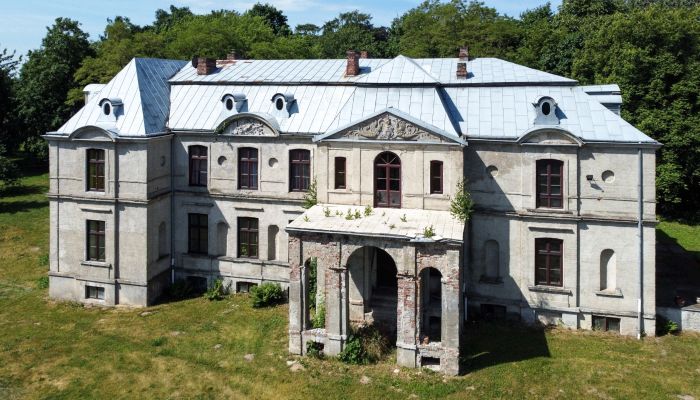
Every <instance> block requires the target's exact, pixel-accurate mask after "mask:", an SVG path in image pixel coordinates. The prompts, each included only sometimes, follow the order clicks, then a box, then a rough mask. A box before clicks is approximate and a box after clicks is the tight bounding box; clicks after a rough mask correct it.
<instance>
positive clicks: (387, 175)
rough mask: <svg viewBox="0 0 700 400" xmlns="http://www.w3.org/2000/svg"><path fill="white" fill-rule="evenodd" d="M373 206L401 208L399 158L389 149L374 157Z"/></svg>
mask: <svg viewBox="0 0 700 400" xmlns="http://www.w3.org/2000/svg"><path fill="white" fill-rule="evenodd" d="M374 206H375V207H392V208H401V159H400V158H399V156H397V155H396V154H394V153H392V152H389V151H385V152H384V153H380V154H379V155H378V156H377V157H376V158H375V159H374Z"/></svg>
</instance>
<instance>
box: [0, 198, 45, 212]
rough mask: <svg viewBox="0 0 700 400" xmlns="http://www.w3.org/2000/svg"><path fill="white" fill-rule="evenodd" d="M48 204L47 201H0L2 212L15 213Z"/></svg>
mask: <svg viewBox="0 0 700 400" xmlns="http://www.w3.org/2000/svg"><path fill="white" fill-rule="evenodd" d="M46 206H47V202H46V201H8V202H0V214H14V213H18V212H23V211H30V210H34V209H37V208H43V207H46Z"/></svg>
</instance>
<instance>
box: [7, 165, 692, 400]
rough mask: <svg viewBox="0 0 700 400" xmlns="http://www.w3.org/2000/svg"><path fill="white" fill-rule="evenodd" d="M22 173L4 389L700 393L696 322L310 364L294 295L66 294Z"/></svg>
mask: <svg viewBox="0 0 700 400" xmlns="http://www.w3.org/2000/svg"><path fill="white" fill-rule="evenodd" d="M23 184H24V186H23V187H22V188H21V189H18V190H15V191H13V192H12V193H9V194H8V193H4V194H3V196H2V199H0V399H6V398H10V399H12V398H52V399H59V398H72V399H82V398H109V399H116V398H298V399H309V398H321V399H335V398H365V399H406V398H421V399H422V398H438V397H446V398H474V399H479V398H508V399H511V398H538V399H539V398H648V399H675V398H677V397H676V396H678V395H692V396H694V397H695V398H700V336H697V335H682V336H678V337H675V336H666V337H661V338H647V339H645V340H644V341H642V342H639V341H636V340H634V339H630V338H620V337H616V336H611V335H603V334H594V333H590V332H570V331H563V330H553V331H546V332H545V331H539V330H530V329H524V328H518V327H506V326H497V325H486V324H470V325H468V327H467V330H466V335H465V336H466V343H465V345H464V356H463V357H464V365H465V369H466V374H465V375H463V376H460V377H457V378H444V377H442V376H440V375H438V374H435V373H432V372H430V371H419V370H409V369H401V370H400V371H399V372H398V373H394V369H395V368H396V367H395V366H394V364H393V362H392V360H388V361H386V362H383V363H380V364H378V365H372V366H362V367H357V366H347V365H344V364H342V363H340V362H338V361H335V360H326V361H319V360H313V359H303V360H302V363H303V364H304V365H305V367H306V368H305V370H303V371H299V372H292V371H291V370H290V369H289V367H288V366H287V360H291V359H294V358H293V357H290V356H289V355H288V354H287V352H286V348H287V338H286V331H287V323H286V321H287V308H286V306H280V307H276V308H273V309H265V310H254V309H252V308H251V307H250V306H249V301H248V300H249V299H248V298H247V297H246V296H244V295H234V296H230V297H228V298H227V299H225V300H223V301H218V302H209V301H207V300H204V299H202V298H198V299H192V300H187V301H181V302H175V303H170V304H164V305H160V306H156V307H151V308H149V309H148V310H147V311H148V314H147V315H144V314H143V312H144V310H143V309H139V310H134V309H122V308H116V309H101V308H84V307H82V306H80V305H76V304H66V303H55V302H52V301H50V300H48V298H47V290H46V289H38V288H37V281H38V279H39V278H40V277H41V276H44V275H45V274H46V270H47V266H46V254H47V249H48V203H47V201H46V198H45V196H44V192H45V191H46V190H47V177H46V175H37V176H32V177H29V178H26V179H24V181H23ZM664 229H665V228H664ZM693 229H696V228H693ZM668 235H669V236H672V237H675V236H674V234H673V233H671V232H670V233H669V234H668ZM693 239H694V240H697V238H689V240H690V241H691V242H690V243H692V240H693ZM683 240H684V241H685V240H686V239H683ZM679 241H680V239H679ZM684 243H685V242H684ZM695 243H697V242H695ZM689 246H693V245H692V244H690V245H689ZM246 354H254V358H253V359H252V360H250V361H248V360H246V359H245V358H244V356H245V355H246ZM363 376H366V377H368V378H369V382H368V383H366V384H362V383H361V382H360V380H361V379H362V378H363ZM365 382H366V380H365Z"/></svg>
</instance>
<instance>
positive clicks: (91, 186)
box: [87, 149, 105, 192]
mask: <svg viewBox="0 0 700 400" xmlns="http://www.w3.org/2000/svg"><path fill="white" fill-rule="evenodd" d="M87 178H88V179H87V181H88V184H87V190H89V191H95V192H104V190H105V151H104V150H102V149H88V151H87Z"/></svg>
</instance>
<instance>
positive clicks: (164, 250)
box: [158, 222, 168, 258]
mask: <svg viewBox="0 0 700 400" xmlns="http://www.w3.org/2000/svg"><path fill="white" fill-rule="evenodd" d="M167 254H168V236H167V229H166V227H165V222H161V223H160V225H159V226H158V257H159V258H160V257H163V256H165V255H167Z"/></svg>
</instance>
